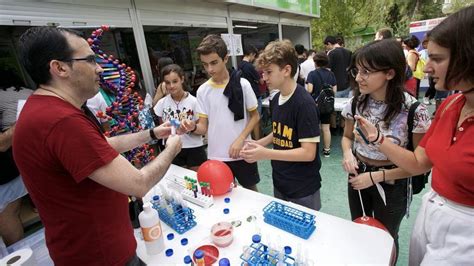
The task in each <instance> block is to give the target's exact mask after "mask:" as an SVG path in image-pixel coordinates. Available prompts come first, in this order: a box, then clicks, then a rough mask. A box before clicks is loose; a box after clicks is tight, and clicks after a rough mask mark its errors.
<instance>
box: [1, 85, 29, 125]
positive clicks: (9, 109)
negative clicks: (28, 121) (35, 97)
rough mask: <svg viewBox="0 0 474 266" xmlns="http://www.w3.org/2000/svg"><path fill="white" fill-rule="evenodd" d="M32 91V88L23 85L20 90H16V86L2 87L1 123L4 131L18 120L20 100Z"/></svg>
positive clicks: (24, 98)
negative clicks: (3, 88)
mask: <svg viewBox="0 0 474 266" xmlns="http://www.w3.org/2000/svg"><path fill="white" fill-rule="evenodd" d="M32 93H33V91H32V90H30V89H26V88H23V87H22V88H21V90H19V91H16V90H15V88H14V87H10V88H7V89H5V90H2V89H0V125H1V129H2V131H4V130H6V129H7V128H9V127H10V126H11V125H12V124H13V123H15V122H16V113H17V108H18V101H19V100H26V99H27V98H28V97H29V96H30V95H31V94H32Z"/></svg>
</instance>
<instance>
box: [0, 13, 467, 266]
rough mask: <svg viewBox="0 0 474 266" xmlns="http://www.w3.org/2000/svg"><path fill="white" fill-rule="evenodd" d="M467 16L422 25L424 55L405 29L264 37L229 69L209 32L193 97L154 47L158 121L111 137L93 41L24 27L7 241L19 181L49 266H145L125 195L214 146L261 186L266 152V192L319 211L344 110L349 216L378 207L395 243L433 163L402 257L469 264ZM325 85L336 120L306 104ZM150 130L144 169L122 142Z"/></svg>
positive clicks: (11, 133)
mask: <svg viewBox="0 0 474 266" xmlns="http://www.w3.org/2000/svg"><path fill="white" fill-rule="evenodd" d="M473 29H474V6H470V7H467V8H464V9H462V10H461V11H459V12H457V13H455V14H453V15H450V16H449V17H447V18H446V19H445V20H444V21H442V22H441V23H440V24H439V25H438V26H436V27H435V28H434V29H432V30H431V31H430V32H429V33H428V34H427V35H426V38H425V39H424V40H423V45H425V46H426V48H427V50H426V51H425V52H418V51H417V50H416V47H417V46H418V45H419V43H420V40H419V39H417V38H416V37H415V36H410V37H408V38H405V39H403V40H402V41H401V42H400V41H399V40H397V39H396V38H393V36H392V33H391V32H390V30H389V29H385V28H384V29H381V30H379V31H378V32H377V33H376V37H375V40H374V41H372V42H370V43H368V44H366V45H364V46H362V47H360V48H359V49H357V50H355V51H354V52H351V51H349V50H348V49H346V48H344V40H343V39H341V38H336V37H334V36H327V37H326V38H325V40H324V42H323V43H324V45H325V47H326V50H325V51H321V52H317V51H314V50H308V51H306V50H305V49H304V47H303V46H302V45H293V44H292V43H291V42H290V41H289V40H280V41H272V42H270V43H269V44H268V45H266V47H265V48H264V49H262V50H261V51H258V49H256V48H255V47H252V46H248V47H246V48H245V51H244V57H243V60H242V62H241V63H240V64H239V67H238V69H236V70H234V69H232V70H228V69H227V67H226V64H227V62H228V59H229V56H228V54H227V51H228V50H227V47H226V44H225V42H224V41H223V40H222V38H221V37H220V36H217V35H208V36H206V37H205V38H204V39H203V40H202V42H201V43H200V45H199V46H198V48H197V49H196V53H197V55H198V57H199V59H200V61H201V63H202V66H203V68H204V69H205V71H206V72H207V74H208V76H209V79H208V80H207V81H206V82H205V83H203V84H202V85H201V86H200V87H199V89H198V90H197V94H196V96H193V95H192V94H191V93H189V92H188V90H187V85H186V82H185V80H186V79H185V74H184V71H183V69H182V68H181V67H180V66H179V65H177V64H174V63H173V62H172V60H165V59H163V60H162V62H161V63H159V64H158V65H159V74H160V81H159V86H158V87H157V90H156V93H155V95H154V98H152V99H153V100H152V101H151V102H152V110H153V112H154V115H156V117H157V123H158V124H159V125H158V126H157V127H155V128H152V129H150V130H145V131H141V132H137V133H133V134H127V135H121V136H115V137H105V136H104V134H103V133H102V132H103V131H102V130H101V128H100V124H98V123H97V121H94V120H93V119H94V118H91V117H90V116H87V115H86V112H85V111H84V110H85V109H86V110H88V109H87V108H86V102H87V101H88V100H90V99H92V98H94V97H99V98H100V99H101V97H102V98H103V97H105V96H107V95H108V94H107V93H109V95H111V94H110V93H112V94H113V92H107V91H105V92H104V91H102V92H99V81H100V79H99V76H100V74H101V72H102V71H103V69H102V68H101V67H100V66H99V65H98V64H97V63H96V62H95V59H94V53H93V51H92V50H91V48H90V47H89V44H88V42H87V41H86V40H85V39H83V38H82V37H81V35H80V34H79V33H78V32H76V31H74V30H70V29H65V28H54V27H33V28H30V29H28V30H27V31H26V32H25V33H24V34H23V35H22V36H21V38H20V41H19V49H20V51H19V52H20V53H19V56H20V61H21V64H22V65H23V67H24V68H25V69H26V71H27V72H28V74H29V76H30V77H31V79H32V80H33V81H34V82H35V84H36V85H37V89H36V90H35V91H34V92H33V93H32V94H31V93H26V92H27V90H24V89H21V88H19V87H13V88H8V86H10V85H12V84H9V85H5V86H4V85H3V84H2V86H1V89H2V90H0V93H2V94H0V95H2V97H1V100H2V101H4V100H5V99H7V98H12V99H13V98H14V99H13V100H12V101H10V103H3V102H2V103H1V107H2V108H0V111H2V121H0V122H1V126H2V135H1V136H0V137H1V138H0V140H1V144H2V145H1V152H2V158H3V157H4V156H5V158H6V157H7V156H10V157H9V158H10V159H12V158H14V162H13V160H10V163H9V165H8V167H9V169H10V168H11V169H12V174H10V175H9V176H8V177H6V176H5V177H4V176H3V175H2V180H1V181H2V183H1V185H0V191H2V193H1V195H2V198H1V199H2V205H1V206H0V207H1V209H0V211H1V212H0V213H1V215H0V218H1V222H0V233H1V235H2V238H3V239H4V241H6V243H7V244H11V243H13V242H15V241H17V240H18V239H20V238H21V236H22V230H21V223H18V222H19V219H18V208H19V207H18V206H19V205H18V199H19V198H21V197H22V196H23V195H25V193H26V191H25V187H26V189H27V191H28V193H29V195H30V197H31V199H32V200H33V202H34V204H35V206H36V207H37V209H38V211H39V215H40V217H41V221H42V223H43V225H44V227H45V236H46V244H47V246H48V249H49V254H50V256H51V258H52V259H53V261H54V263H55V264H56V265H143V262H142V261H141V260H140V258H138V256H137V255H136V253H135V250H136V245H137V244H136V240H135V237H134V235H133V230H132V226H131V223H130V219H129V214H128V196H135V197H138V198H140V197H143V196H144V195H145V194H146V193H147V192H148V191H149V190H150V189H151V188H152V187H153V186H154V185H156V183H157V182H159V181H160V180H161V178H162V177H163V175H164V174H165V173H166V171H167V169H168V167H169V165H170V164H172V163H173V164H176V165H179V166H183V167H187V168H189V169H192V170H197V168H198V167H199V166H200V165H201V164H202V163H203V162H204V161H206V160H208V159H211V160H219V161H223V162H225V163H226V164H227V165H228V166H229V168H230V169H231V170H232V173H233V174H234V176H235V179H236V181H238V183H239V184H240V185H241V186H243V187H245V188H247V189H251V190H254V191H258V189H257V184H258V183H259V181H260V175H259V171H258V165H257V162H258V161H261V160H270V161H271V166H272V180H273V190H274V196H275V197H276V198H279V199H282V200H286V201H291V202H294V203H296V204H299V205H302V206H305V207H308V208H311V209H314V210H320V209H321V197H320V189H321V180H322V177H321V175H320V169H321V156H320V152H319V151H320V148H321V154H322V155H323V156H325V157H329V156H330V154H331V130H330V127H335V126H336V125H337V123H339V124H340V126H341V127H342V128H343V136H342V140H341V146H342V151H343V159H342V168H343V170H344V171H345V172H346V173H347V176H348V177H347V178H348V189H347V191H348V192H347V193H348V198H349V208H350V213H351V217H352V219H356V218H358V217H360V216H362V213H363V212H365V213H368V214H369V215H370V216H372V217H374V218H376V219H377V220H379V221H380V222H381V223H382V224H383V225H384V226H385V227H386V229H387V231H388V232H389V233H390V235H391V236H392V237H393V238H394V241H395V242H394V243H395V246H396V248H397V251H398V230H399V227H400V223H401V221H402V219H403V217H404V216H405V215H406V214H407V212H408V211H409V207H410V200H411V196H412V192H411V177H412V176H414V175H418V174H422V173H426V172H427V171H429V170H430V169H432V175H431V176H432V189H430V191H429V192H428V193H426V194H425V195H424V197H423V203H422V206H421V209H420V210H419V211H418V217H417V221H416V224H415V226H414V228H413V232H412V238H411V242H410V254H409V263H410V265H420V264H422V265H467V264H469V263H472V258H473V257H474V238H473V237H472V236H474V227H473V226H472V221H473V220H474V178H473V177H472V176H471V175H470V172H469V169H470V167H472V166H473V165H474V153H473V151H472V150H473V149H472V148H473V147H474V143H473V140H472V138H470V137H469V134H470V133H472V131H473V130H474V129H473V127H472V126H471V125H472V123H473V122H474V77H473V73H474V69H473V67H474V62H473V59H474V54H473V51H474V37H473V36H474V35H473V34H466V33H469V32H471V33H474V32H472V31H473ZM90 58H92V59H91V60H89V59H90ZM419 60H424V61H425V62H424V63H425V65H424V68H423V71H424V72H425V73H426V74H427V75H429V78H430V87H433V88H435V89H436V92H435V93H433V92H432V91H430V92H429V94H426V95H425V97H426V98H427V99H428V100H427V101H426V99H424V100H425V101H424V103H426V104H429V103H430V101H429V100H430V97H431V98H433V97H435V98H436V99H440V100H441V99H443V98H446V97H447V99H446V100H445V101H444V102H442V103H441V101H439V103H438V105H439V108H438V109H437V111H436V113H435V116H434V118H432V116H431V114H430V113H429V112H428V110H427V108H426V105H425V104H424V103H419V102H418V94H419V87H420V78H419V75H418V72H419V71H420V69H419V67H418V69H417V66H419V65H420V64H419V63H420V62H419ZM262 87H263V88H264V89H263V90H262ZM324 87H328V88H329V90H330V91H332V93H333V95H334V97H346V98H350V100H349V103H348V104H347V105H346V106H345V107H344V108H343V110H342V112H341V115H342V117H339V118H338V117H337V115H336V114H335V113H333V114H324V115H321V114H320V112H319V109H318V106H317V104H316V103H315V101H316V100H317V99H318V97H319V96H320V94H321V91H322V89H323V88H324ZM265 88H267V89H268V90H270V95H271V98H270V110H271V114H270V117H269V118H268V119H269V120H270V123H271V129H270V132H269V133H268V134H267V135H266V136H263V137H260V136H261V132H259V130H258V129H259V128H260V126H259V123H260V119H261V115H262V108H261V106H262V91H264V90H265ZM100 89H101V90H103V89H102V88H100ZM10 90H16V91H17V92H18V91H23V92H25V93H22V94H21V96H20V94H15V95H13V94H8V92H9V91H10ZM2 91H3V92H2ZM454 91H455V92H456V93H453V92H454ZM438 92H440V95H438V94H437V93H438ZM29 94H31V95H29ZM434 94H436V96H434ZM449 94H453V95H452V96H449V97H448V95H449ZM3 95H6V96H5V97H4V96H3ZM10 95H11V96H10ZM7 96H8V97H7ZM110 97H113V95H111V96H110ZM20 98H21V99H26V98H28V99H27V101H26V103H25V105H24V107H23V109H22V112H21V115H20V116H19V118H18V120H17V119H16V117H14V115H13V114H15V115H16V112H17V110H16V108H17V106H13V105H12V104H11V102H14V103H16V102H17V101H18V99H20ZM100 99H99V100H100ZM100 102H102V100H100ZM105 102H107V101H105ZM89 105H91V106H94V103H93V102H92V103H91V102H89ZM171 120H179V121H180V127H179V128H178V129H177V133H178V135H172V134H171ZM99 122H101V121H99ZM255 129H257V130H255ZM252 133H253V138H252ZM321 134H322V135H323V144H322V145H321V147H320V144H319V143H320V141H321V140H320V135H321ZM204 135H207V147H206V146H205V142H203V136H204ZM157 139H165V140H166V142H165V144H164V145H163V146H162V147H161V148H160V152H159V155H158V156H157V158H156V159H154V160H152V161H151V162H149V163H148V164H146V165H144V166H143V167H142V168H140V169H137V168H135V167H134V166H133V165H132V164H131V163H130V162H128V161H127V160H126V159H125V158H124V157H123V156H121V155H120V153H122V152H125V151H128V150H130V149H133V148H134V147H137V146H139V145H142V144H144V143H147V142H150V141H152V140H157ZM333 145H334V144H333ZM410 146H412V147H410ZM12 147H13V149H12ZM409 147H410V148H411V150H410V149H409ZM4 162H7V161H6V160H3V159H2V165H3V163H4ZM16 169H17V170H16ZM2 171H3V166H2ZM2 174H3V173H2ZM323 178H324V177H323ZM23 183H24V185H23ZM7 190H8V191H9V192H10V191H14V192H15V195H13V194H11V193H4V191H7ZM19 225H20V228H19V227H18V226H19ZM117 232H120V233H117ZM65 247H67V249H65Z"/></svg>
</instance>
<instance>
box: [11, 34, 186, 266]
mask: <svg viewBox="0 0 474 266" xmlns="http://www.w3.org/2000/svg"><path fill="white" fill-rule="evenodd" d="M19 46H20V59H21V62H22V64H23V65H24V67H25V68H26V70H27V71H28V73H29V74H30V76H31V78H32V79H33V81H34V82H35V83H36V84H37V86H38V88H37V90H36V91H35V92H34V94H33V95H32V96H31V97H30V98H29V99H28V101H27V102H26V104H25V106H24V108H23V111H22V113H21V115H20V117H19V119H18V122H17V125H16V130H15V135H14V139H13V153H14V157H15V161H16V163H17V165H18V168H19V170H20V173H21V175H22V176H23V179H24V183H25V185H26V187H27V189H28V192H29V194H30V196H31V197H32V199H33V201H34V203H35V205H36V207H37V208H38V211H39V214H40V217H41V220H42V222H43V224H44V227H45V234H46V244H47V246H48V249H49V254H50V256H51V258H52V259H53V261H54V263H55V265H129V264H131V263H137V262H140V261H139V259H138V258H137V257H136V254H135V250H136V245H137V244H136V241H135V238H134V235H133V229H132V226H131V223H130V219H129V213H128V200H127V196H126V195H133V196H136V197H142V196H144V195H145V194H146V193H147V191H148V190H150V188H151V187H153V186H154V185H155V184H156V183H157V182H158V181H159V180H160V179H161V178H162V177H163V175H164V174H165V172H166V170H167V169H168V167H169V165H170V164H171V162H172V160H173V158H174V157H175V156H176V154H178V152H179V151H180V150H181V140H180V138H179V137H177V136H169V137H168V135H169V134H170V132H171V130H170V127H169V125H162V126H160V127H157V128H154V129H151V130H150V131H143V132H139V133H134V134H129V135H123V136H118V137H113V138H109V139H106V138H105V137H104V136H103V135H102V134H101V131H100V129H99V127H98V126H97V125H96V124H95V123H94V122H93V121H92V120H90V119H89V118H88V117H87V116H86V115H85V114H84V112H83V111H82V110H81V106H82V105H83V104H84V103H85V102H86V100H87V99H89V98H91V97H93V96H94V95H95V94H96V93H97V92H98V88H99V74H100V73H101V72H102V69H101V68H100V66H99V65H97V64H96V62H95V55H94V53H93V51H92V50H91V49H90V47H89V45H88V43H87V41H86V40H84V39H83V38H82V37H80V36H79V35H78V34H77V33H76V32H75V31H72V30H68V29H57V28H52V27H36V28H31V29H29V30H27V31H26V32H25V33H24V34H23V35H22V36H21V38H20V42H19ZM165 137H168V141H167V147H166V149H165V150H164V151H163V152H162V153H161V154H160V155H159V156H158V158H156V159H155V160H153V161H152V162H150V163H149V164H147V165H146V166H144V167H143V168H141V169H140V170H138V169H136V168H135V167H133V166H132V165H131V164H130V163H129V162H128V161H127V160H126V159H125V158H124V157H122V156H121V155H120V154H119V153H121V152H124V151H128V150H130V149H132V148H134V147H137V146H139V145H141V144H143V143H146V142H148V141H150V140H151V139H152V138H154V139H156V138H165Z"/></svg>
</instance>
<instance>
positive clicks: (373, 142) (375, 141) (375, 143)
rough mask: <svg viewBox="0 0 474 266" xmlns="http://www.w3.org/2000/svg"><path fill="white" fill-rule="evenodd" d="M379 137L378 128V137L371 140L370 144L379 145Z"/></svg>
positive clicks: (378, 131)
mask: <svg viewBox="0 0 474 266" xmlns="http://www.w3.org/2000/svg"><path fill="white" fill-rule="evenodd" d="M382 136H383V135H382ZM379 138H380V130H378V129H377V137H376V138H375V140H374V141H371V142H370V144H372V145H377V142H378V140H379Z"/></svg>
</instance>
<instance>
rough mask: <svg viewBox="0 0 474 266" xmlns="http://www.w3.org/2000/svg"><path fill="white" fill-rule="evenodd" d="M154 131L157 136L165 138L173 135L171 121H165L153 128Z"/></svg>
mask: <svg viewBox="0 0 474 266" xmlns="http://www.w3.org/2000/svg"><path fill="white" fill-rule="evenodd" d="M153 131H154V132H155V135H156V137H157V138H159V139H165V138H167V137H168V136H169V135H171V123H170V122H169V121H168V122H165V123H163V124H161V125H159V126H157V127H155V128H154V129H153Z"/></svg>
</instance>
